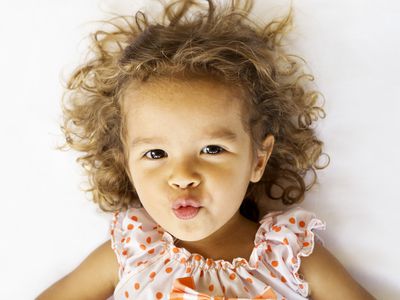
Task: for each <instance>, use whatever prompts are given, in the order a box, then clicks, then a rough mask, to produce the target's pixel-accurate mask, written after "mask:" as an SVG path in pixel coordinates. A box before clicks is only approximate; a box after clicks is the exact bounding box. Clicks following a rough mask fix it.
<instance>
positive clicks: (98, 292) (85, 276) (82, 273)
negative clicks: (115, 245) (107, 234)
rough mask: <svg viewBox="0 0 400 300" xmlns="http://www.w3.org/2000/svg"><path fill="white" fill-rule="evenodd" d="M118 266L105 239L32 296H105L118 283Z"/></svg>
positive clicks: (112, 290) (49, 297)
mask: <svg viewBox="0 0 400 300" xmlns="http://www.w3.org/2000/svg"><path fill="white" fill-rule="evenodd" d="M118 268H119V265H118V261H117V258H116V256H115V254H114V251H113V250H112V248H111V240H108V241H106V242H105V243H103V244H101V245H100V246H99V247H97V248H96V249H95V250H94V251H93V252H91V253H90V254H89V255H88V256H87V257H86V258H85V259H84V260H83V261H82V262H81V264H80V265H79V266H78V267H76V269H74V270H73V271H72V272H71V273H69V274H67V275H66V276H65V277H63V278H61V279H60V280H58V281H57V282H55V283H54V284H53V285H52V286H50V287H49V288H48V289H46V290H45V291H43V292H42V293H41V294H40V295H39V296H38V297H37V298H36V299H39V300H46V299H60V300H62V299H107V298H108V297H110V296H111V295H112V294H113V292H114V289H115V286H116V285H117V283H118V280H119V278H118ZM89 287H90V288H89Z"/></svg>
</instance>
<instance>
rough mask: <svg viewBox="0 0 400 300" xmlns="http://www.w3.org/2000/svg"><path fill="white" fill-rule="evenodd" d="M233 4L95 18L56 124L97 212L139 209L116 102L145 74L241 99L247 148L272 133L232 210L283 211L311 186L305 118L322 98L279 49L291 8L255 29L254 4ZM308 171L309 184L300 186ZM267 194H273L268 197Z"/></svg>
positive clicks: (318, 110)
mask: <svg viewBox="0 0 400 300" xmlns="http://www.w3.org/2000/svg"><path fill="white" fill-rule="evenodd" d="M205 3H207V4H208V6H205V5H204V4H205ZM238 3H239V1H233V0H232V2H231V3H230V5H228V4H226V5H223V4H221V5H220V6H219V7H217V6H216V5H215V3H214V1H212V0H207V1H203V2H201V1H196V0H178V1H174V2H173V3H170V4H168V5H165V4H164V6H163V8H164V10H163V13H162V19H161V21H159V22H157V21H154V22H153V23H151V22H149V21H148V17H147V15H146V14H145V13H144V12H143V11H138V12H136V14H135V15H134V16H121V15H119V16H116V17H113V18H111V19H109V20H106V21H103V22H104V24H108V25H111V26H112V27H111V28H109V29H107V30H105V29H99V30H97V31H96V32H94V33H93V34H92V35H91V38H92V39H91V41H92V44H91V45H92V47H91V49H90V54H92V58H91V59H90V60H89V61H87V62H86V63H84V64H83V65H80V66H79V67H78V68H77V69H76V70H75V71H74V72H73V74H72V75H71V76H70V78H69V79H68V81H67V84H66V91H65V93H64V95H63V101H62V110H63V117H64V119H63V125H62V126H61V129H62V131H63V133H64V135H65V137H66V142H65V143H64V144H63V145H62V146H61V147H58V149H61V150H62V149H66V148H67V147H68V146H69V147H70V148H72V149H75V150H77V151H81V152H83V153H84V155H83V156H81V157H79V158H77V162H78V163H80V164H81V165H82V166H83V168H84V169H85V170H86V173H87V175H88V178H89V185H90V187H89V188H88V189H86V190H85V191H86V192H91V193H92V195H93V201H94V202H95V203H98V205H99V206H100V208H101V209H102V210H103V211H107V212H111V211H116V210H119V209H121V208H127V207H129V206H137V207H142V205H141V203H140V200H139V197H138V194H137V193H136V191H135V188H134V186H133V184H132V182H131V180H130V175H129V171H128V164H127V151H126V149H127V144H126V141H125V137H126V132H127V130H126V122H125V113H124V111H123V105H122V100H121V99H122V98H123V95H124V92H125V91H126V89H127V87H128V85H129V83H130V82H132V80H134V79H135V80H139V82H140V81H146V80H147V79H148V78H149V77H150V76H153V77H155V78H157V76H175V75H176V74H184V76H189V77H193V76H202V75H203V76H204V75H206V76H213V78H217V79H218V80H220V81H221V82H224V83H228V84H230V85H232V86H240V87H242V88H243V90H244V91H245V92H246V93H247V95H248V97H245V98H246V99H243V100H245V101H247V109H246V112H247V113H246V116H247V121H246V122H245V124H244V127H245V129H246V132H247V133H248V134H249V135H250V137H251V140H252V144H253V149H254V152H255V151H257V149H262V144H261V142H262V140H263V139H264V138H265V137H266V136H267V135H268V134H272V135H273V136H274V137H275V143H274V148H273V151H272V154H271V156H270V158H269V161H268V166H267V168H266V169H265V172H264V174H263V176H262V178H261V180H260V181H259V182H256V183H252V182H250V184H249V186H248V189H247V192H246V196H245V198H244V200H243V203H242V205H241V207H240V212H241V214H242V215H244V216H245V217H247V218H248V219H251V220H253V221H258V220H259V217H260V213H259V208H258V204H260V203H261V202H262V201H269V200H281V201H282V203H283V204H284V205H291V204H294V203H297V202H299V201H302V200H303V198H304V193H305V191H306V190H309V189H310V188H311V187H312V186H313V185H314V184H315V183H316V178H317V176H316V172H315V170H316V169H323V168H325V167H326V166H327V165H326V166H323V167H322V166H318V165H317V161H318V159H319V158H320V156H321V155H322V154H324V153H322V145H323V143H322V142H321V141H320V140H319V139H317V137H316V134H315V130H314V129H313V128H312V122H313V121H317V120H318V116H319V117H320V118H324V117H325V112H324V110H323V109H322V107H320V106H318V105H317V100H318V99H319V96H320V95H321V94H320V93H319V92H317V91H315V90H314V89H311V88H310V87H309V84H310V82H311V81H313V76H311V75H310V74H307V73H305V72H304V70H303V69H304V65H305V62H304V60H303V59H302V58H300V57H299V56H297V55H292V54H288V53H287V52H286V51H285V50H284V46H283V45H282V39H283V37H284V36H285V35H286V33H288V32H289V30H290V27H291V24H292V19H293V18H292V8H291V7H290V10H289V13H288V15H287V16H285V17H283V18H282V19H274V20H272V21H270V22H269V23H267V24H265V25H259V24H256V23H255V22H253V21H252V20H251V18H250V17H249V14H250V12H251V11H252V8H253V1H242V2H241V3H242V4H243V5H242V7H240V6H239V4H238ZM192 7H197V8H198V10H197V11H196V13H194V11H192ZM327 157H328V158H329V156H328V155H327ZM328 164H329V160H328ZM309 171H311V172H312V173H313V175H314V180H313V181H312V182H311V184H309V185H308V186H306V184H305V176H306V175H307V173H308V172H309ZM276 188H278V189H281V193H280V195H273V190H274V189H275V190H276Z"/></svg>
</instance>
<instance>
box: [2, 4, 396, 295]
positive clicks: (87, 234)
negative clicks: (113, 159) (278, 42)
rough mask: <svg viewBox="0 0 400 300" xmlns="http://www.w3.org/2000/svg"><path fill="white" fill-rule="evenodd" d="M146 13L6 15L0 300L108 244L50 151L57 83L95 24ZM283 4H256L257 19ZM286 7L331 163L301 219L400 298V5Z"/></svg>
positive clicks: (51, 278)
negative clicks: (319, 105) (320, 100)
mask: <svg viewBox="0 0 400 300" xmlns="http://www.w3.org/2000/svg"><path fill="white" fill-rule="evenodd" d="M130 2H131V3H130ZM132 2H134V4H133V5H132ZM278 2H280V8H277V7H276V3H278ZM141 3H142V1H128V0H125V1H121V0H119V1H104V0H103V1H102V0H91V1H89V0H86V1H81V0H79V1H78V0H69V1H54V0H52V1H50V0H38V1H27V0H22V1H1V2H0V14H1V18H0V67H1V69H0V70H1V72H0V86H1V96H0V114H1V117H0V137H1V147H0V156H1V161H2V164H1V166H2V168H1V170H2V172H1V175H0V176H1V177H0V186H1V195H0V201H1V218H0V228H1V242H0V266H1V268H0V277H1V278H0V282H1V283H0V298H1V299H33V298H34V297H35V296H37V295H38V294H39V293H40V292H41V291H42V290H44V289H45V288H47V287H48V286H49V285H51V284H52V283H53V282H55V281H56V280H58V279H60V278H61V277H63V276H64V275H66V274H67V273H69V272H70V271H72V270H73V269H74V268H75V267H76V266H77V265H78V264H79V263H80V262H81V261H82V260H83V259H84V258H85V257H86V256H87V255H88V254H89V253H90V252H91V251H93V249H95V248H96V247H97V246H98V245H100V244H101V243H103V242H104V241H106V240H107V239H108V238H109V237H108V222H109V220H110V216H109V215H107V214H105V213H102V212H101V211H100V210H99V209H98V208H96V206H95V205H94V204H92V203H91V202H90V196H89V195H85V194H84V193H83V192H82V191H81V190H80V187H82V186H84V182H85V177H84V175H83V171H82V170H81V168H80V166H79V165H78V164H77V163H76V162H75V158H76V157H77V156H78V155H77V153H72V152H61V151H57V150H55V149H54V148H55V146H56V145H59V144H61V143H62V135H61V131H60V130H59V123H60V120H61V109H60V98H61V94H62V91H63V86H62V80H63V79H64V78H65V77H66V75H68V74H69V73H70V72H71V71H72V70H73V68H74V67H75V66H76V65H77V63H78V62H80V61H81V60H82V59H83V58H84V55H85V54H86V52H85V51H86V48H85V47H86V44H87V39H86V38H85V37H86V36H87V34H88V33H89V32H90V31H91V29H93V24H89V22H90V21H94V20H98V19H102V18H104V17H107V18H108V17H109V15H106V13H105V11H113V12H121V11H122V12H125V13H129V12H130V11H133V10H134V9H135V8H137V7H140V6H141V5H140V4H141ZM287 4H289V2H288V1H284V2H282V1H274V2H270V1H257V2H256V9H255V12H256V14H257V15H259V16H260V17H263V18H265V17H267V16H269V15H275V14H276V13H277V12H281V13H285V12H286V11H287V7H288V6H287ZM293 5H294V8H295V12H294V13H295V19H294V21H295V27H294V32H295V36H293V37H292V41H293V49H294V51H293V52H294V53H296V54H299V55H300V56H302V57H303V58H305V59H306V61H307V62H308V66H309V68H310V71H311V72H312V74H313V75H314V76H315V78H316V80H315V83H316V85H317V87H318V89H319V90H320V91H321V92H322V93H323V94H324V96H325V98H326V103H325V106H324V109H325V111H326V112H327V117H326V118H325V119H323V120H322V121H321V122H319V125H318V127H317V132H318V134H319V136H320V138H321V139H322V140H323V141H324V142H325V152H326V153H328V154H329V155H330V158H331V162H330V165H329V167H328V168H326V169H325V170H323V171H321V172H319V173H318V175H319V185H318V186H315V187H314V188H313V189H312V191H310V192H309V194H308V195H306V200H305V201H304V202H303V203H302V204H301V206H303V207H305V208H307V209H310V210H313V211H314V212H315V213H316V214H317V215H318V216H319V217H320V218H321V219H323V220H325V221H326V223H327V231H326V232H323V233H322V234H321V235H320V236H321V237H322V238H323V239H324V241H325V243H326V245H325V246H326V247H327V248H328V249H329V250H330V251H331V252H332V253H333V254H334V255H335V256H336V257H337V258H338V259H339V261H340V262H341V263H342V264H343V265H344V266H345V267H346V269H347V270H348V271H349V272H350V273H351V275H352V276H353V277H354V278H355V279H356V280H357V281H358V282H360V283H361V284H362V285H363V286H364V287H365V288H367V289H368V290H369V291H370V292H371V293H372V294H373V295H374V296H375V297H376V298H378V299H395V298H400V271H399V268H400V262H399V253H400V247H399V246H400V242H399V238H398V237H399V228H400V217H399V210H400V204H399V201H400V192H399V180H400V176H399V170H400V158H399V153H400V151H399V150H398V149H399V146H400V143H399V131H400V121H399V118H400V117H399V115H400V92H399V87H400V77H399V70H400V59H399V54H400V4H398V2H397V1H395V0H385V1H371V0H369V1H366V0H336V1H321V0H307V1H300V0H294V1H293ZM128 7H131V8H132V9H129V10H128Z"/></svg>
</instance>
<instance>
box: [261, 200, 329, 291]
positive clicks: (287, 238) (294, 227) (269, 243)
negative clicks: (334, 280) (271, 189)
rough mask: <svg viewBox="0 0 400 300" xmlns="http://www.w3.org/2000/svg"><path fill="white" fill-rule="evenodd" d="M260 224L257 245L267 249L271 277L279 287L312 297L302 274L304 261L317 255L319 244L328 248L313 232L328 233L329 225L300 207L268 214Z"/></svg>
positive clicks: (266, 260)
mask: <svg viewBox="0 0 400 300" xmlns="http://www.w3.org/2000/svg"><path fill="white" fill-rule="evenodd" d="M260 223H261V226H260V228H259V230H258V232H257V234H256V239H255V244H256V245H258V244H262V245H263V246H264V247H265V249H264V250H265V253H264V255H263V256H262V259H263V260H264V264H265V265H266V267H267V268H268V269H269V272H270V275H271V276H272V277H273V278H274V279H275V280H277V284H279V285H282V284H284V285H286V286H288V287H290V289H292V290H293V291H294V292H295V293H298V294H300V295H302V296H303V297H308V295H309V294H310V290H309V284H308V283H307V282H306V281H305V280H304V278H303V276H302V275H301V274H299V273H298V271H299V268H300V264H301V257H303V256H309V255H310V254H311V253H312V252H313V249H314V243H315V242H319V243H321V244H322V245H323V244H324V242H323V240H322V239H321V238H319V237H318V236H317V235H316V233H314V232H313V230H316V229H317V230H325V229H326V224H325V223H324V222H323V221H321V220H320V219H318V218H317V217H316V216H315V214H314V213H312V212H309V211H306V210H304V209H302V208H300V207H295V208H292V209H290V210H288V211H286V212H281V211H279V212H271V213H268V214H266V215H265V216H264V217H263V218H262V219H261V220H260Z"/></svg>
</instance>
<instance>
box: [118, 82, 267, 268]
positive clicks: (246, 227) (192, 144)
mask: <svg viewBox="0 0 400 300" xmlns="http://www.w3.org/2000/svg"><path fill="white" fill-rule="evenodd" d="M241 95H242V93H240V92H239V91H238V90H237V89H236V88H230V89H229V88H227V87H226V86H225V85H224V84H222V83H219V82H217V81H211V80H206V79H201V78H198V79H191V80H185V81H183V80H182V79H179V80H176V79H171V78H163V79H157V80H156V81H153V82H146V83H144V84H143V83H141V84H140V85H135V84H133V85H132V86H131V87H130V88H128V90H127V92H126V95H125V97H124V111H125V112H126V116H127V141H128V145H129V149H128V153H129V173H130V176H131V180H132V182H133V184H134V186H135V188H136V190H137V193H138V195H139V198H140V200H141V202H142V204H143V206H144V208H145V209H146V211H147V212H148V213H149V215H150V216H151V217H152V218H153V219H154V220H155V221H156V222H157V223H158V224H160V225H161V226H162V227H163V228H164V229H166V230H167V231H168V232H169V233H170V234H172V235H173V236H175V237H177V238H178V239H180V240H181V241H182V243H180V244H179V246H183V247H185V248H186V249H188V250H189V251H191V252H196V253H199V254H201V255H203V256H204V257H209V258H214V259H224V260H229V261H231V260H232V259H233V258H234V257H238V256H239V257H244V258H246V259H248V258H249V256H250V253H251V251H252V248H253V247H254V242H253V241H254V236H255V233H256V231H257V227H258V225H257V223H255V222H252V221H250V220H248V219H246V218H245V217H243V216H242V215H241V214H240V213H239V207H240V205H241V203H242V201H243V198H244V196H245V193H246V190H247V187H248V185H249V183H250V182H257V181H259V180H260V178H261V176H262V174H263V172H264V169H265V167H266V164H267V161H268V158H269V156H270V154H271V152H272V147H273V144H274V137H273V136H272V135H268V136H267V137H266V139H265V140H264V145H265V146H266V149H268V150H267V151H264V152H261V151H258V152H257V154H258V155H257V157H254V153H253V148H252V146H251V140H250V136H249V135H248V133H246V132H245V130H244V127H243V124H242V121H241V116H242V104H243V101H242V100H241V99H240V98H239V96H241ZM218 128H227V129H229V130H231V131H232V132H233V133H234V134H235V135H236V139H235V140H233V141H231V140H224V139H222V138H210V137H207V133H208V132H209V131H212V130H216V129H218ZM157 137H163V138H164V141H160V140H158V141H154V142H151V143H148V144H137V145H133V144H132V142H133V141H134V140H135V139H138V138H157ZM208 146H212V147H211V148H208ZM215 146H218V147H220V148H215ZM151 150H156V151H155V152H152V151H151ZM181 195H193V196H194V197H196V198H198V199H199V200H200V202H201V205H202V206H203V207H202V208H201V209H200V211H199V213H198V214H197V216H196V217H195V218H192V219H190V220H182V219H179V218H178V217H176V216H175V214H174V213H173V211H172V209H171V206H172V204H173V201H174V200H175V199H176V198H177V197H178V196H181ZM238 233H240V234H239V236H240V237H241V238H239V239H238V238H237V236H238ZM244 245H245V246H244ZM231 249H232V250H231Z"/></svg>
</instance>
